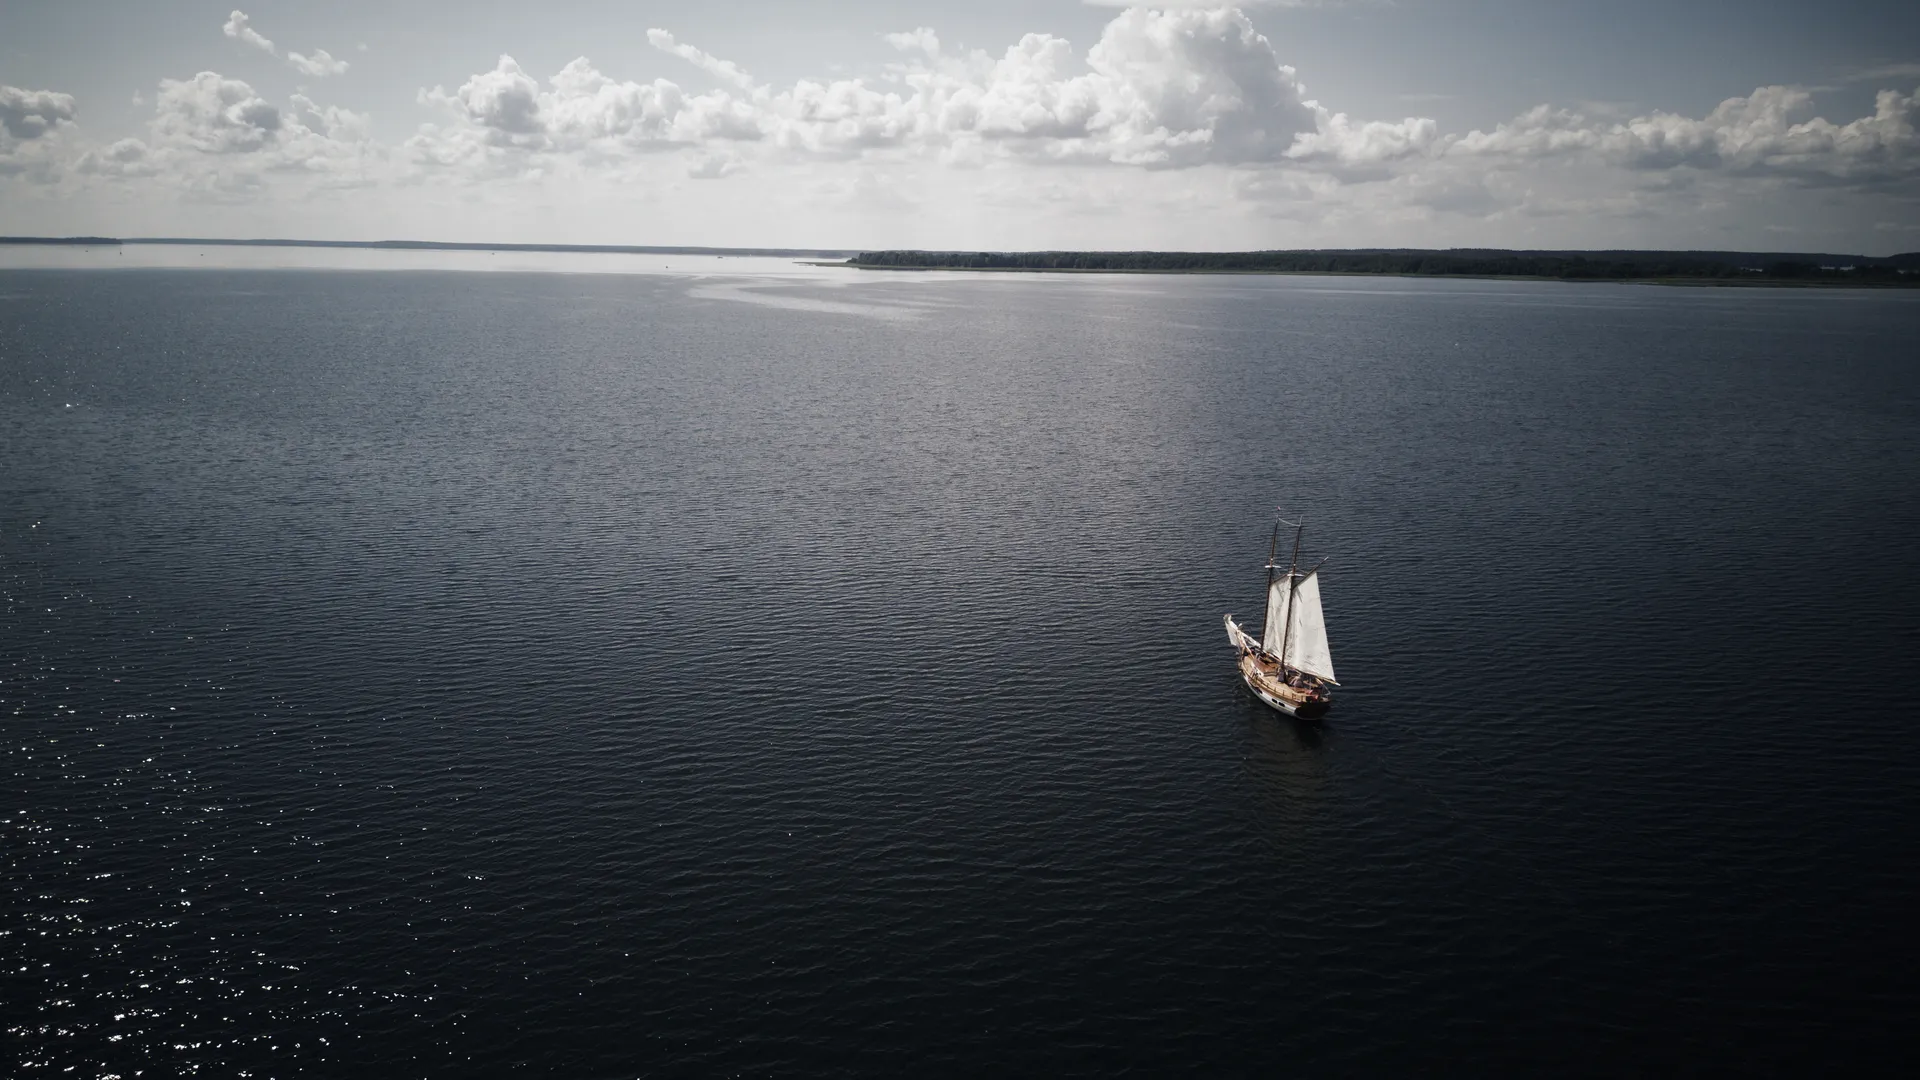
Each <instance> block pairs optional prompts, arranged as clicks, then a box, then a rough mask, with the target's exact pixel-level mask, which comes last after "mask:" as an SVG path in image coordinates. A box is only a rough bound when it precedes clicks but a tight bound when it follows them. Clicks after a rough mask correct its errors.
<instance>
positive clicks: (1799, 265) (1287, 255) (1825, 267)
mask: <svg viewBox="0 0 1920 1080" xmlns="http://www.w3.org/2000/svg"><path fill="white" fill-rule="evenodd" d="M848 262H849V264H850V265H853V266H864V267H873V268H876V269H900V270H907V269H928V270H1055V271H1083V272H1102V271H1104V272H1128V271H1131V272H1135V273H1153V272H1159V273H1207V272H1212V273H1297V274H1401V275H1415V276H1449V275H1451V276H1467V277H1539V278H1558V279H1564V280H1636V279H1637V280H1645V279H1659V278H1701V279H1714V280H1726V281H1737V280H1749V281H1751V280H1809V281H1811V280H1822V279H1831V280H1858V281H1876V282H1884V283H1887V284H1907V285H1920V254H1916V255H1896V256H1890V257H1886V258H1874V257H1869V256H1857V255H1814V254H1794V253H1781V254H1766V253H1756V252H1700V251H1591V252H1587V251H1500V250H1468V249H1453V250H1445V251H1424V250H1387V249H1365V250H1321V251H866V252H861V253H860V254H859V255H856V256H855V257H853V258H852V259H850V260H848Z"/></svg>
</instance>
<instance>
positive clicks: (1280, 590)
mask: <svg viewBox="0 0 1920 1080" xmlns="http://www.w3.org/2000/svg"><path fill="white" fill-rule="evenodd" d="M1287 582H1288V578H1286V577H1281V578H1277V579H1275V581H1274V583H1273V584H1271V585H1269V586H1267V625H1266V627H1265V629H1263V630H1261V631H1260V647H1261V648H1262V649H1265V650H1266V651H1267V652H1269V653H1271V654H1273V655H1274V656H1279V655H1280V638H1281V637H1282V635H1283V634H1284V633H1285V631H1286V628H1287V593H1288V589H1287Z"/></svg>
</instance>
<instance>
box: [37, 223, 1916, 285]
mask: <svg viewBox="0 0 1920 1080" xmlns="http://www.w3.org/2000/svg"><path fill="white" fill-rule="evenodd" d="M141 244H145V245H175V246H188V247H278V248H334V249H341V248H344V249H360V250H388V251H488V252H496V251H497V252H551V253H561V254H588V255H598V254H604V255H704V256H711V257H716V258H726V257H729V256H734V257H742V256H745V257H760V258H783V259H795V260H797V261H800V262H803V263H806V264H808V265H813V266H823V267H845V268H849V269H854V270H890V271H895V272H914V271H947V272H953V271H966V272H972V273H1026V274H1259V275H1290V276H1309V277H1402V278H1436V277H1453V278H1469V279H1478V280H1491V281H1568V282H1613V283H1616V284H1652V285H1698V286H1725V287H1734V288H1751V287H1782V286H1784V287H1792V288H1914V287H1920V252H1911V253H1906V254H1901V255H1889V256H1870V255H1851V254H1839V253H1831V252H1743V251H1650V250H1637V249H1614V250H1511V249H1505V248H1446V249H1430V248H1328V249H1298V250H1285V251H1279V250H1273V251H1237V252H1235V251H1200V252H1192V251H1185V252H1183V251H1025V252H990V251H927V250H894V251H856V250H853V249H848V248H784V247H782V248H776V247H738V248H735V247H704V246H692V245H652V244H492V243H478V242H461V241H441V240H295V239H284V238H262V239H224V238H209V237H175V236H142V237H108V236H64V237H56V236H0V245H51V246H63V247H120V246H126V245H141Z"/></svg>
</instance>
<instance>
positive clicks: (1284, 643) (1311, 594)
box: [1226, 520, 1340, 720]
mask: <svg viewBox="0 0 1920 1080" xmlns="http://www.w3.org/2000/svg"><path fill="white" fill-rule="evenodd" d="M1282 525H1288V526H1291V527H1292V528H1293V557H1292V558H1291V559H1290V560H1288V563H1287V572H1286V573H1285V574H1284V575H1281V576H1276V573H1275V572H1276V571H1278V570H1279V569H1280V564H1279V563H1278V562H1277V561H1275V556H1277V555H1278V554H1279V550H1280V526H1282ZM1306 531H1307V527H1306V526H1305V525H1301V524H1295V523H1294V522H1291V521H1284V520H1282V521H1276V522H1274V526H1273V540H1272V541H1271V542H1270V543H1268V545H1267V618H1266V625H1264V626H1263V627H1261V630H1260V637H1259V638H1258V639H1256V638H1254V637H1253V636H1252V635H1250V634H1248V633H1247V632H1246V631H1244V630H1242V629H1240V625H1239V624H1238V623H1236V622H1234V621H1233V616H1232V615H1228V616H1227V619H1226V622H1227V640H1228V641H1230V642H1232V643H1233V647H1234V648H1235V649H1236V650H1237V651H1238V652H1239V653H1240V677H1241V678H1242V679H1244V680H1246V683H1247V689H1249V690H1251V691H1253V693H1254V696H1255V697H1257V698H1259V699H1260V700H1261V701H1264V702H1266V703H1267V704H1269V705H1271V706H1273V707H1274V708H1276V709H1279V710H1280V711H1281V712H1283V713H1286V714H1287V715H1288V716H1297V717H1299V718H1300V719H1302V720H1314V719H1318V718H1319V717H1322V716H1325V715H1326V714H1327V710H1328V709H1329V708H1331V707H1332V705H1333V695H1332V693H1331V692H1330V691H1329V687H1334V686H1339V685H1340V684H1339V683H1338V682H1336V681H1335V680H1334V677H1333V654H1332V652H1331V651H1330V650H1329V649H1328V648H1327V620H1326V616H1325V615H1324V614H1323V613H1322V612H1321V610H1320V567H1319V566H1315V567H1314V568H1313V569H1311V570H1309V571H1307V572H1306V573H1304V574H1303V573H1301V572H1300V541H1301V539H1302V538H1303V537H1304V536H1305V535H1306ZM1321 565H1325V563H1324V560H1323V561H1322V564H1321Z"/></svg>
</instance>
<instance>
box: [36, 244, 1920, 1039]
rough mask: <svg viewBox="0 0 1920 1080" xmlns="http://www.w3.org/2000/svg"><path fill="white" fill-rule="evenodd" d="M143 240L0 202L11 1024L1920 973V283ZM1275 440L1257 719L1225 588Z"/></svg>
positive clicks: (537, 1023)
mask: <svg viewBox="0 0 1920 1080" xmlns="http://www.w3.org/2000/svg"><path fill="white" fill-rule="evenodd" d="M163 254H164V255H165V257H166V258H169V259H171V260H172V261H174V262H176V263H186V264H188V265H189V267H190V268H188V269H167V268H128V269H119V268H117V267H119V266H121V265H125V264H126V262H127V261H128V260H130V259H131V260H132V261H136V262H137V261H140V260H142V259H146V260H149V261H152V260H155V259H158V258H160V256H156V255H154V254H153V253H151V252H147V253H134V254H132V255H127V256H122V255H117V254H112V253H110V252H96V253H93V254H90V255H89V254H83V253H66V254H55V255H36V256H34V257H35V258H40V259H42V261H43V262H44V263H45V264H47V265H43V266H39V267H28V268H21V267H18V266H16V267H15V268H13V269H7V270H0V590H4V607H3V610H0V777H4V780H3V781H0V783H3V784H4V801H3V803H0V845H3V846H0V886H3V888H4V891H3V892H0V905H3V909H0V914H4V920H3V921H0V994H3V995H4V1001H5V1006H4V1012H3V1014H0V1015H3V1017H4V1029H5V1031H4V1037H5V1040H6V1043H5V1045H6V1052H7V1055H8V1057H7V1058H6V1059H5V1060H4V1063H3V1064H0V1069H4V1071H6V1072H8V1073H9V1074H10V1075H20V1076H34V1075H48V1076H55V1075H79V1076H101V1075H105V1074H118V1075H121V1076H124V1077H131V1076H133V1075H136V1074H139V1073H141V1071H142V1070H144V1075H147V1076H173V1075H181V1074H185V1073H190V1072H194V1071H196V1070H197V1071H198V1073H199V1074H200V1075H205V1076H238V1075H255V1076H295V1075H313V1076H346V1075H383V1076H384V1075H391V1076H411V1075H419V1076H431V1077H467V1076H538V1077H549V1076H550V1077H602V1076H604V1077H618V1076H632V1075H717V1074H728V1075H766V1074H782V1075H796V1074H823V1075H916V1074H921V1075H925V1074H947V1075H980V1074H984V1073H987V1072H988V1071H989V1070H993V1069H1001V1070H1010V1071H1012V1072H1015V1073H1021V1074H1033V1075H1049V1074H1057V1073H1076V1074H1094V1075H1111V1074H1116V1073H1125V1072H1133V1073H1136V1074H1140V1075H1153V1074H1161V1073H1167V1072H1171V1071H1174V1070H1179V1069H1196V1070H1204V1071H1207V1072H1213V1073H1261V1074H1269V1075H1271V1074H1277V1073H1280V1072H1281V1071H1283V1070H1284V1071H1287V1072H1293V1073H1308V1074H1313V1073H1319V1074H1325V1073H1340V1074H1348V1075H1366V1074H1375V1075H1382V1074H1391V1073H1393V1072H1401V1071H1407V1070H1412V1069H1426V1070H1430V1071H1442V1072H1444V1071H1454V1070H1463V1071H1472V1070H1487V1069H1498V1068H1502V1067H1512V1066H1516V1065H1527V1066H1533V1067H1537V1068H1542V1069H1545V1068H1556V1069H1560V1070H1562V1071H1575V1072H1579V1071H1588V1070H1594V1071H1600V1070H1605V1069H1611V1068H1614V1067H1618V1066H1621V1065H1637V1066H1640V1067H1641V1068H1644V1069H1647V1070H1649V1071H1653V1072H1684V1071H1689V1070H1713V1069H1720V1068H1735V1069H1744V1070H1747V1071H1762V1072H1764V1071H1769V1070H1775V1069H1779V1070H1785V1069H1787V1068H1789V1067H1795V1066H1799V1065H1805V1064H1809V1063H1822V1062H1824V1063H1826V1064H1829V1065H1832V1064H1838V1063H1844V1062H1846V1061H1848V1060H1850V1059H1852V1058H1855V1057H1861V1056H1864V1055H1865V1054H1867V1053H1868V1052H1870V1051H1872V1050H1883V1049H1885V1048H1888V1047H1891V1046H1893V1045H1896V1042H1897V1040H1898V1039H1899V1038H1901V1037H1904V1035H1905V1029H1906V1028H1907V1027H1908V1026H1910V1024H1911V1021H1912V1017H1913V1015H1914V1014H1915V1009H1916V1008H1920V994H1916V991H1915V975H1914V974H1913V972H1914V970H1915V969H1914V968H1913V967H1912V966H1911V965H1910V964H1909V963H1907V962H1906V961H1905V960H1904V959H1902V956H1903V951H1902V950H1903V949H1904V947H1903V946H1901V945H1900V944H1899V942H1901V941H1903V940H1906V939H1907V934H1908V931H1909V930H1910V927H1909V926H1908V925H1907V924H1908V923H1909V922H1910V919H1911V915H1912V911H1913V905H1914V903H1915V897H1916V895H1920V864H1916V861H1915V859H1914V853H1915V852H1916V850H1920V723H1916V715H1915V709H1914V699H1915V692H1916V689H1920V686H1917V683H1920V679H1917V678H1916V673H1915V657H1916V655H1920V575H1917V573H1916V557H1915V554H1914V551H1915V548H1914V543H1915V537H1916V535H1920V495H1917V494H1916V491H1917V490H1920V351H1917V350H1916V346H1915V342H1916V341H1920V296H1917V295H1915V294H1912V293H1900V294H1894V293H1872V292H1852V291H1813V290H1808V291H1789V290H1736V289H1669V288H1657V287H1644V286H1608V285H1586V286H1574V285H1563V284H1555V283H1507V282H1472V281H1411V280H1398V279H1337V278H1308V277H1268V278H1260V277H1067V276H1058V277H1052V276H1039V277H1030V276H1012V275H1007V276H962V275H932V274H928V275H897V276H863V275H858V274H855V273H853V272H850V271H845V270H833V269H824V268H808V267H799V266H794V265H791V264H789V263H785V262H777V261H754V260H714V259H698V258H695V257H692V256H686V257H681V256H653V257H645V258H642V257H633V258H630V259H626V260H624V261H610V260H614V258H615V257H610V256H571V257H567V258H552V259H548V260H546V261H544V262H542V261H541V260H538V259H533V258H532V257H526V256H519V257H512V258H508V257H500V258H493V257H489V256H486V255H485V254H484V253H479V254H472V253H461V254H435V255H433V256H432V257H428V256H425V255H415V254H406V255H402V254H400V253H391V252H354V253H345V254H339V253H334V254H324V253H323V254H312V253H298V254H293V255H288V254H285V253H280V254H271V253H270V254H266V255H262V254H260V253H258V252H242V253H238V254H236V253H233V252H225V253H221V252H215V253H214V255H213V257H212V258H211V260H209V258H208V256H207V255H205V254H201V253H198V252H195V251H192V250H190V249H188V250H180V251H172V252H168V253H163ZM109 259H117V260H119V262H117V263H114V264H112V265H114V266H115V267H116V268H114V269H93V268H90V267H98V266H101V265H103V264H106V263H107V261H108V260H109ZM223 259H225V260H232V259H243V260H252V262H250V263H247V264H245V265H239V266H232V265H229V266H226V267H224V268H212V267H208V266H207V264H208V262H209V261H211V262H213V263H215V264H218V263H220V262H221V261H222V260H223ZM489 259H491V262H489V261H488V260H489ZM301 260H307V262H306V263H305V264H301V265H284V264H285V263H288V262H291V263H295V264H300V263H301ZM328 260H333V261H331V262H329V261H328ZM383 260H384V261H383ZM435 260H438V261H437V262H436V261H435ZM596 260H600V261H596ZM302 265H304V266H305V268H302ZM61 266H66V267H69V268H65V269H63V268H60V267H61ZM72 267H79V268H77V269H76V268H72ZM322 267H326V268H322ZM381 267H391V268H393V269H381ZM435 267H439V269H435ZM501 267H506V268H508V269H504V270H500V272H492V273H479V272H462V271H468V270H474V269H487V268H495V269H498V268H501ZM514 268H517V269H514ZM564 269H573V270H592V269H612V270H617V271H619V272H617V273H558V272H552V271H555V270H564ZM1280 504H1284V505H1285V506H1286V507H1287V508H1288V509H1289V510H1290V511H1292V512H1295V513H1298V514H1304V515H1305V518H1306V522H1307V525H1308V530H1307V548H1308V554H1309V555H1310V556H1311V557H1312V558H1313V559H1314V560H1316V561H1317V560H1318V559H1319V558H1321V557H1326V558H1328V559H1330V561H1329V562H1328V563H1327V564H1326V568H1325V570H1324V571H1323V578H1324V583H1325V584H1324V595H1325V599H1326V605H1327V622H1328V625H1329V630H1330V636H1331V638H1332V642H1333V651H1334V657H1335V662H1336V664H1337V665H1338V670H1339V672H1340V675H1341V677H1342V679H1343V681H1344V682H1345V684H1346V686H1345V688H1344V690H1343V691H1342V692H1341V693H1340V694H1339V695H1338V697H1337V700H1336V704H1335V707H1334V711H1333V713H1332V715H1331V716H1330V717H1329V718H1328V719H1327V721H1326V722H1325V723H1324V724H1323V725H1320V726H1307V725H1301V724H1298V723H1296V722H1293V721H1290V720H1288V719H1287V718H1286V717H1283V716H1281V715H1279V714H1277V713H1275V712H1273V711H1271V710H1269V709H1266V708H1265V707H1263V706H1261V705H1259V704H1258V703H1256V702H1255V701H1254V700H1253V699H1252V698H1251V696H1250V695H1249V694H1248V693H1247V692H1246V691H1245V689H1244V688H1243V687H1242V686H1241V685H1240V683H1239V680H1238V678H1237V676H1236V673H1235V670H1234V665H1233V654H1232V652H1231V650H1230V649H1229V648H1228V646H1227V643H1226V639H1225V636H1224V634H1223V633H1222V630H1221V626H1220V616H1221V615H1222V613H1224V612H1229V611H1230V612H1234V613H1235V614H1237V615H1239V616H1242V617H1243V618H1246V619H1248V620H1252V621H1257V620H1258V617H1259V611H1260V607H1261V604H1260V590H1261V586H1262V583H1263V571H1262V569H1261V563H1262V560H1263V559H1264V556H1265V553H1266V545H1267V538H1268V529H1269V528H1270V526H1271V522H1272V513H1273V509H1274V507H1275V506H1276V505H1280ZM243 1070H245V1071H244V1072H243Z"/></svg>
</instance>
